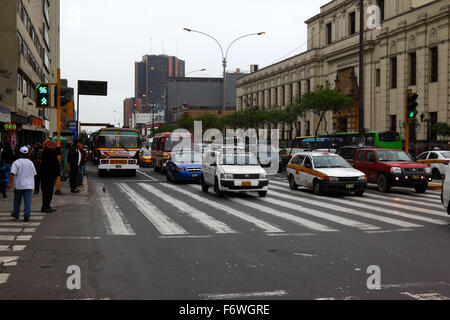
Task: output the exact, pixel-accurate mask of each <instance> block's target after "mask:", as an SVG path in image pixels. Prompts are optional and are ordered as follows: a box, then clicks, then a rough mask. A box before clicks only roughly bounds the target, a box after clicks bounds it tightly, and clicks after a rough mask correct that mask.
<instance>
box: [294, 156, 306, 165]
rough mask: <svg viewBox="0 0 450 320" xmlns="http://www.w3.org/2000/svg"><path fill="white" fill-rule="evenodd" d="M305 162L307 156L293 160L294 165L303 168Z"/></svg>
mask: <svg viewBox="0 0 450 320" xmlns="http://www.w3.org/2000/svg"><path fill="white" fill-rule="evenodd" d="M303 160H305V156H296V157H295V158H294V160H292V164H298V165H300V166H301V165H302V164H303Z"/></svg>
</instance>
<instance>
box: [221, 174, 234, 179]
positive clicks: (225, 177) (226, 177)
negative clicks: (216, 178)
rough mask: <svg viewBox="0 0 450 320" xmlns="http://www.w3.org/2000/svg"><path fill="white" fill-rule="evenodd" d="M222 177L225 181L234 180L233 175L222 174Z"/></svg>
mask: <svg viewBox="0 0 450 320" xmlns="http://www.w3.org/2000/svg"><path fill="white" fill-rule="evenodd" d="M220 177H221V178H222V179H225V180H233V175H232V174H231V173H222V174H221V175H220Z"/></svg>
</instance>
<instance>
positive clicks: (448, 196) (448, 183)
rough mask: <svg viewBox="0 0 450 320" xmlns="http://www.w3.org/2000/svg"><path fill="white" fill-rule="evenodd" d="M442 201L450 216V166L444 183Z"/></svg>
mask: <svg viewBox="0 0 450 320" xmlns="http://www.w3.org/2000/svg"><path fill="white" fill-rule="evenodd" d="M441 201H442V204H443V205H444V208H447V213H448V214H449V215H450V166H447V168H446V172H445V174H444V181H443V182H442V190H441Z"/></svg>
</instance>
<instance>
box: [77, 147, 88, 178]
mask: <svg viewBox="0 0 450 320" xmlns="http://www.w3.org/2000/svg"><path fill="white" fill-rule="evenodd" d="M79 150H80V152H81V161H80V170H79V173H78V186H83V180H84V174H85V172H86V161H87V153H86V150H84V147H83V144H81V143H80V145H79Z"/></svg>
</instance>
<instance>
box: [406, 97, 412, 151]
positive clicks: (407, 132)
mask: <svg viewBox="0 0 450 320" xmlns="http://www.w3.org/2000/svg"><path fill="white" fill-rule="evenodd" d="M411 92H412V91H411V90H409V89H408V90H406V92H405V152H406V154H409V117H408V97H409V95H410V94H411Z"/></svg>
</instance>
